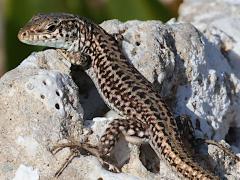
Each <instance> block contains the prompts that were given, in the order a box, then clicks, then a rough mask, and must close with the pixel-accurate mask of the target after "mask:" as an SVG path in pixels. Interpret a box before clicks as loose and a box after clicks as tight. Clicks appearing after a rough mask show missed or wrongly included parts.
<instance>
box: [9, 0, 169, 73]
mask: <svg viewBox="0 0 240 180" xmlns="http://www.w3.org/2000/svg"><path fill="white" fill-rule="evenodd" d="M6 3H7V7H6V16H5V17H6V20H5V22H6V31H5V32H6V36H5V45H6V55H7V68H8V70H9V69H12V68H14V67H16V66H17V65H18V64H19V63H20V62H21V61H22V60H23V59H24V58H26V57H27V56H28V55H29V54H30V53H31V52H33V51H39V50H42V49H43V47H36V46H29V45H25V44H23V43H21V42H19V41H18V39H17V33H18V30H19V29H20V28H21V27H22V26H23V25H24V24H25V23H26V22H27V21H28V20H29V19H30V18H31V17H32V16H33V15H34V14H37V13H40V12H41V13H43V12H44V13H46V12H68V13H73V14H78V15H80V16H85V17H88V18H90V19H92V20H93V21H95V22H97V23H101V22H102V21H104V20H108V19H119V20H121V21H127V20H131V19H139V20H148V19H156V20H161V21H166V20H168V19H169V18H171V17H173V14H171V12H170V11H168V10H167V9H166V7H164V6H163V5H162V4H161V3H160V2H159V1H158V0H21V1H20V0H6Z"/></svg>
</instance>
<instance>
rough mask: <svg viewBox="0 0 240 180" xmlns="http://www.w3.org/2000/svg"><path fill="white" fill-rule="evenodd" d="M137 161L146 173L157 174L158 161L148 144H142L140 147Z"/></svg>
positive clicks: (158, 169) (158, 168)
mask: <svg viewBox="0 0 240 180" xmlns="http://www.w3.org/2000/svg"><path fill="white" fill-rule="evenodd" d="M139 159H140V161H141V162H142V164H143V165H144V167H145V168H146V169H147V170H148V171H150V172H152V173H159V171H160V159H159V157H158V156H157V154H156V153H155V151H154V150H153V149H152V148H151V146H150V145H149V144H142V145H141V146H140V154H139Z"/></svg>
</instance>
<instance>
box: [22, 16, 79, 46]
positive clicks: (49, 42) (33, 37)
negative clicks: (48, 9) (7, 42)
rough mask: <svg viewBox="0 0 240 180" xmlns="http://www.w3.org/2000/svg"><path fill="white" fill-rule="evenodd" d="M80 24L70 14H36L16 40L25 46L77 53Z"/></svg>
mask: <svg viewBox="0 0 240 180" xmlns="http://www.w3.org/2000/svg"><path fill="white" fill-rule="evenodd" d="M80 23H81V21H80V20H79V19H78V20H77V17H76V16H74V15H72V14H66V13H51V14H38V15H35V16H33V18H32V19H31V20H30V21H29V22H28V23H27V24H26V25H25V26H24V27H23V28H21V29H20V31H19V33H18V39H19V40H20V41H21V42H23V43H26V44H31V45H39V46H48V47H54V48H62V49H70V50H74V51H77V50H78V48H79V47H78V46H79V45H78V44H79V43H78V40H79V26H80Z"/></svg>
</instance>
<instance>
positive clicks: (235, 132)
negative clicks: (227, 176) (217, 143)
mask: <svg viewBox="0 0 240 180" xmlns="http://www.w3.org/2000/svg"><path fill="white" fill-rule="evenodd" d="M199 9H201V11H199ZM239 9H240V3H239V1H238V0H236V1H232V0H224V1H223V0H214V1H211V2H209V1H206V0H199V1H194V0H185V1H184V3H183V4H182V5H181V8H180V11H179V14H180V16H179V20H180V21H184V22H190V23H192V24H193V25H194V26H195V27H197V28H198V29H199V31H200V32H201V33H202V34H203V35H204V36H205V37H206V38H207V39H208V41H209V43H210V44H212V46H214V47H215V48H216V49H218V51H219V53H221V55H222V56H224V59H225V61H226V62H227V65H225V64H226V63H222V61H219V60H218V59H219V58H218V57H217V56H216V54H208V56H209V57H212V59H215V60H214V62H215V65H214V67H220V66H221V67H222V68H221V69H218V70H217V72H216V73H215V74H217V73H218V74H220V73H221V72H224V74H225V75H224V76H223V78H224V79H223V80H224V84H225V86H226V93H223V94H222V97H221V96H219V98H220V97H221V100H220V101H222V103H219V104H222V105H221V106H219V105H218V107H219V108H218V109H219V110H217V111H215V113H217V114H218V115H220V116H215V117H216V118H218V120H214V121H215V122H216V121H219V122H220V123H215V122H214V121H211V122H212V124H213V125H214V126H215V127H217V129H216V135H215V136H214V137H215V138H216V139H218V140H220V139H224V138H225V136H226V137H227V139H228V141H229V142H230V143H231V144H232V145H234V146H236V147H237V148H238V150H237V152H240V138H239V134H240V118H239V116H240V112H239V105H240V102H239V90H240V86H239V79H240V71H239V68H240V59H239V57H240V35H239V29H240V11H239ZM221 59H222V58H221ZM223 68H225V69H228V70H227V71H222V69H223ZM214 69H215V68H214ZM211 76H212V75H211ZM214 76H215V75H214ZM212 77H213V76H212ZM216 77H217V80H218V81H219V79H220V78H219V75H217V76H215V77H213V78H216ZM218 84H219V82H218ZM216 85H217V84H216ZM223 87H224V86H223ZM221 90H223V88H222V87H221ZM220 93H221V91H220ZM215 99H216V96H215ZM224 99H225V101H226V102H224ZM216 100H217V99H216ZM217 101H219V100H217ZM211 104H212V105H211V106H215V107H217V106H216V104H217V102H216V103H211ZM220 107H221V108H220ZM210 109H211V110H212V111H213V110H214V109H213V108H210ZM221 110H222V111H221ZM220 111H221V112H220ZM220 124H221V125H220Z"/></svg>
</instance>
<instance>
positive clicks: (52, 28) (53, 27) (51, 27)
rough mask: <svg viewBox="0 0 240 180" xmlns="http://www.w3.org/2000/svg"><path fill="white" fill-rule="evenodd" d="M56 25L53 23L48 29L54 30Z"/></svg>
mask: <svg viewBox="0 0 240 180" xmlns="http://www.w3.org/2000/svg"><path fill="white" fill-rule="evenodd" d="M56 27H57V26H56V25H51V26H49V27H48V28H47V30H48V31H54V30H55V29H56Z"/></svg>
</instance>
